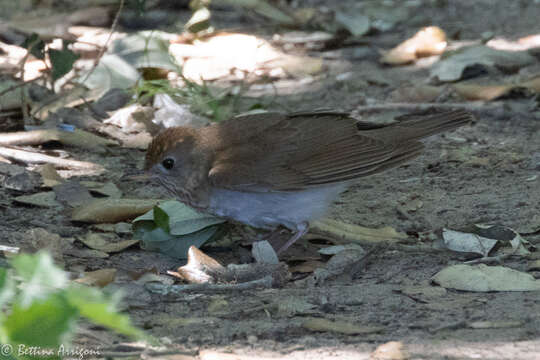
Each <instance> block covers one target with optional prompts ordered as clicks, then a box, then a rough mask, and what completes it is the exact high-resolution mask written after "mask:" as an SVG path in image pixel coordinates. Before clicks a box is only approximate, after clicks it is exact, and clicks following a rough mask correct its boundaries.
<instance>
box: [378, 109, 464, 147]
mask: <svg viewBox="0 0 540 360" xmlns="http://www.w3.org/2000/svg"><path fill="white" fill-rule="evenodd" d="M471 121H474V117H473V116H472V114H471V113H469V112H467V111H464V110H455V111H447V112H443V113H440V114H435V115H431V116H422V117H418V118H414V119H410V120H404V121H401V122H399V123H397V124H395V125H391V126H388V127H385V128H381V129H376V130H370V131H368V132H369V133H371V134H373V135H374V136H377V137H378V136H384V137H385V138H388V137H395V138H396V139H399V141H403V142H408V141H414V140H419V139H422V138H425V137H428V136H431V135H435V134H438V133H441V132H445V131H449V130H453V129H457V128H458V127H460V126H462V125H465V124H467V123H469V122H471Z"/></svg>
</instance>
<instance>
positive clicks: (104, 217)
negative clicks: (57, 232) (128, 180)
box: [71, 199, 159, 224]
mask: <svg viewBox="0 0 540 360" xmlns="http://www.w3.org/2000/svg"><path fill="white" fill-rule="evenodd" d="M158 202H159V200H147V199H97V200H94V201H92V202H91V203H90V204H88V205H84V206H81V207H78V208H76V209H75V210H73V214H72V216H71V219H72V220H73V221H82V222H88V223H95V224H97V223H116V222H120V221H124V220H130V219H133V218H135V217H137V216H139V215H142V214H144V213H145V212H147V211H150V210H151V209H152V208H153V207H154V206H156V205H157V204H158Z"/></svg>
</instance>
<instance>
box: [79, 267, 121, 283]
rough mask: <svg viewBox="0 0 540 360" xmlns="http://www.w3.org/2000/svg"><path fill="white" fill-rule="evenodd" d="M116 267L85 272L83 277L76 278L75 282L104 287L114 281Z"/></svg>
mask: <svg viewBox="0 0 540 360" xmlns="http://www.w3.org/2000/svg"><path fill="white" fill-rule="evenodd" d="M115 276H116V269H99V270H96V271H89V272H85V273H84V275H83V277H81V278H79V279H76V280H75V282H78V283H79V284H84V285H90V286H98V287H104V286H107V285H109V284H110V283H112V282H113V281H114V278H115Z"/></svg>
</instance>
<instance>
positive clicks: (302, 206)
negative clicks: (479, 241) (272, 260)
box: [145, 110, 473, 253]
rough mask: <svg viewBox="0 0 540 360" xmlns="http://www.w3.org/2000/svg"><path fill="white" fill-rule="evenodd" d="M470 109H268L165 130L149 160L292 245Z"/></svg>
mask: <svg viewBox="0 0 540 360" xmlns="http://www.w3.org/2000/svg"><path fill="white" fill-rule="evenodd" d="M472 119H473V118H472V116H471V115H470V114H469V113H468V112H465V111H460V110H457V111H449V112H444V113H440V114H436V115H428V116H413V117H411V118H410V119H408V120H404V121H401V122H398V123H394V124H390V125H376V124H371V123H365V122H358V121H356V120H354V119H353V118H351V117H350V116H348V115H347V114H345V113H339V112H329V111H328V112H313V113H307V112H305V113H296V114H289V115H287V114H281V113H260V114H251V115H243V116H238V117H235V118H232V119H230V120H228V121H225V122H222V123H219V124H214V125H212V126H208V127H204V128H200V129H195V128H190V127H175V128H169V129H166V130H164V131H163V132H162V133H160V134H159V135H157V136H156V137H155V138H154V139H153V140H152V142H151V144H150V146H149V148H148V152H147V154H146V162H145V170H147V171H148V172H150V175H151V177H152V178H155V179H157V180H158V181H159V183H161V185H163V186H164V187H165V188H166V189H167V190H169V191H170V192H171V193H172V194H173V195H174V196H175V197H176V198H178V200H180V201H182V202H184V203H185V204H187V205H189V206H191V207H193V208H196V209H197V210H200V211H202V212H206V213H211V214H214V215H216V216H220V217H225V218H230V219H234V220H236V221H238V222H241V223H244V224H248V225H251V226H254V227H257V228H264V229H276V228H277V227H278V226H280V225H282V226H284V227H286V228H288V229H290V230H291V231H292V232H293V233H294V234H293V236H292V237H291V239H290V240H289V241H288V242H287V243H286V244H285V245H284V246H283V247H281V248H280V249H279V250H278V253H280V252H282V251H284V250H286V249H287V248H288V247H289V246H290V245H292V244H293V243H294V242H295V241H296V240H298V239H299V238H300V237H301V236H302V235H303V234H305V233H306V232H307V230H308V227H309V221H310V220H315V219H317V218H320V217H322V216H323V215H324V214H325V212H326V210H327V208H328V206H329V205H330V204H331V203H332V201H333V200H334V199H335V198H336V197H337V196H338V195H339V193H341V192H342V191H343V190H345V189H346V188H347V187H348V186H350V185H351V184H352V183H354V182H355V181H357V180H358V179H359V178H361V177H364V176H368V175H372V174H375V173H378V172H381V171H383V170H386V169H389V168H392V167H395V166H398V165H400V164H402V163H404V162H406V161H408V160H410V159H412V158H414V157H416V156H418V155H419V154H420V153H421V151H422V149H423V148H424V146H423V144H422V143H421V142H419V140H420V139H422V138H425V137H427V136H430V135H433V134H437V133H440V132H443V131H448V130H452V129H455V128H457V127H459V126H462V125H464V124H466V123H468V122H470V121H471V120H472Z"/></svg>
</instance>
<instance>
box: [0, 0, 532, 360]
mask: <svg viewBox="0 0 540 360" xmlns="http://www.w3.org/2000/svg"><path fill="white" fill-rule="evenodd" d="M420 2H421V3H424V4H423V5H422V6H421V7H420V9H421V11H419V12H418V13H417V14H416V16H413V17H411V18H410V20H409V21H405V22H404V23H402V24H401V25H399V26H397V27H396V28H395V29H393V30H390V31H388V32H386V33H381V34H374V35H370V36H368V37H367V40H368V41H367V42H366V43H367V44H368V45H367V46H366V45H362V46H359V45H354V46H353V47H354V48H362V51H363V54H364V55H362V56H358V57H357V56H351V55H350V54H352V53H353V50H354V49H352V48H351V47H348V48H337V49H332V54H334V55H332V56H330V54H329V53H327V54H322V55H324V56H326V58H325V62H324V63H325V66H327V71H326V72H325V74H324V75H323V76H319V77H316V78H314V79H312V80H311V81H309V82H301V81H297V82H291V81H290V80H283V82H284V83H283V84H282V85H283V86H280V84H276V88H277V89H278V93H277V96H274V95H263V98H264V97H266V98H270V97H272V99H273V104H276V106H275V107H276V109H278V110H281V109H283V108H285V109H295V110H297V109H306V110H309V109H314V108H320V107H321V106H324V107H329V108H336V109H339V110H348V111H353V113H354V114H355V116H357V117H361V118H362V119H364V120H370V119H371V117H370V116H375V115H377V114H373V113H369V114H368V113H363V112H361V111H358V109H359V108H360V107H362V106H365V105H369V104H373V103H377V104H383V103H386V102H392V97H391V93H392V91H393V90H395V89H396V88H399V87H401V86H403V85H405V84H419V83H426V82H427V81H428V76H429V75H428V74H429V68H422V67H418V66H414V65H410V66H404V67H385V66H382V65H380V64H379V63H378V60H377V59H378V55H377V52H376V48H378V47H381V48H389V47H391V46H394V45H396V44H397V43H399V42H400V41H402V40H404V39H406V38H408V37H409V36H411V35H413V34H414V33H415V32H416V31H417V29H418V28H419V27H421V26H424V25H428V24H434V25H438V26H441V27H442V28H443V29H445V30H446V31H447V32H448V33H452V32H456V31H458V30H459V34H460V37H461V39H479V38H481V37H482V34H485V33H486V32H492V33H493V34H494V35H496V36H506V37H509V38H512V39H515V38H519V37H522V36H526V35H534V34H540V23H539V22H538V19H540V3H538V2H537V1H515V2H507V1H475V2H468V1H441V2H437V1H424V0H422V1H420ZM300 3H302V4H316V5H318V4H320V3H328V2H327V1H324V2H323V1H308V0H306V1H305V2H303V1H300ZM339 3H340V4H339V6H341V7H346V5H347V4H346V3H353V1H346V2H339ZM435 3H441V4H443V5H442V6H440V7H438V6H436V5H434V4H435ZM444 4H446V5H444ZM326 6H329V7H331V6H338V5H328V4H326ZM243 25H245V24H243ZM259 31H260V30H259ZM266 35H267V36H268V37H271V35H272V34H271V33H270V32H268V33H267V34H266ZM336 54H337V55H336ZM318 55H321V54H318ZM532 68H533V70H534V69H536V70H538V69H540V62H537V64H536V65H533V66H532ZM533 70H531V72H532V71H533ZM342 74H347V76H340V75H342ZM489 76H497V75H489ZM535 101H536V103H535ZM495 104H500V106H492V105H490V106H485V107H478V108H476V109H475V110H474V111H473V112H474V115H475V117H476V123H474V124H471V125H468V126H465V127H462V128H460V129H458V130H456V131H454V132H451V133H447V134H445V135H441V136H435V137H432V138H430V139H428V141H426V150H425V152H424V154H423V155H422V156H420V157H419V158H417V159H415V160H414V161H412V162H410V163H408V164H406V165H403V166H400V167H398V168H396V169H392V170H390V171H386V172H384V173H382V174H380V175H376V176H373V177H369V178H364V179H362V180H361V181H359V182H358V184H356V185H354V186H353V187H351V188H350V189H349V190H348V191H346V192H345V193H343V194H342V196H341V198H340V199H339V200H338V201H337V202H336V204H335V205H334V206H333V207H332V209H331V212H330V214H329V216H330V217H331V218H333V219H337V220H340V221H343V222H347V223H353V224H358V225H362V226H366V227H375V228H377V227H382V226H391V227H393V228H395V229H397V230H398V231H402V232H405V233H407V234H409V235H410V239H411V241H412V242H413V243H414V242H418V241H422V240H421V239H423V238H422V236H423V234H428V233H432V232H437V231H439V230H440V229H442V228H443V227H444V228H449V229H461V228H464V227H466V226H468V225H471V224H476V223H497V224H503V225H506V226H509V227H511V228H513V229H515V230H516V231H518V232H520V233H521V234H523V236H524V238H526V239H527V240H528V241H530V242H531V243H533V244H537V245H539V244H540V177H539V176H538V175H540V108H539V107H538V97H537V98H536V100H535V99H532V98H523V97H508V98H504V99H500V100H497V101H496V102H495ZM405 112H406V111H400V113H405ZM70 153H71V154H73V155H74V156H76V157H77V158H79V159H82V160H88V161H94V162H97V163H100V164H102V165H104V166H105V167H106V168H107V169H108V171H107V172H106V173H105V174H104V175H101V176H100V177H99V178H91V179H89V180H96V181H103V182H105V181H113V182H114V183H115V184H116V185H117V186H119V187H120V189H121V190H122V191H123V192H124V196H125V197H132V198H154V197H156V196H158V195H159V194H160V190H159V189H158V188H156V187H150V186H146V187H144V188H142V187H141V185H140V184H132V183H127V182H125V181H123V180H122V179H123V178H122V176H124V175H125V174H130V173H133V169H134V168H139V169H140V168H141V166H142V163H143V157H144V152H142V151H138V150H133V149H122V148H111V149H110V151H109V153H108V154H107V155H106V156H103V155H102V154H92V153H84V152H82V151H80V152H78V151H77V150H73V151H70ZM463 154H465V155H463ZM15 195H17V194H15V193H14V192H11V191H9V190H6V189H4V188H0V212H1V214H2V215H1V217H2V222H3V224H4V225H3V226H2V229H1V230H0V239H1V240H2V242H3V243H11V244H18V245H17V246H20V241H24V236H23V235H22V234H23V233H24V232H25V231H26V230H27V229H29V228H33V227H41V228H45V229H47V230H48V231H50V232H54V233H56V234H59V235H60V236H62V237H74V236H77V235H81V234H84V233H85V232H86V230H87V228H86V225H82V224H77V223H72V222H71V221H70V216H69V211H68V210H62V211H57V210H55V209H42V208H33V207H25V206H22V205H17V204H15V203H13V202H12V198H13V197H14V196H15ZM412 201H415V202H416V203H417V204H420V205H418V206H417V207H416V208H415V209H413V210H411V209H409V208H408V207H407V205H408V204H410V203H411V202H412ZM247 240H248V239H243V241H240V242H236V243H224V244H221V243H220V244H218V245H208V246H206V247H203V250H204V251H205V252H206V253H208V254H209V255H211V256H213V257H215V258H216V259H218V260H221V261H222V262H224V263H240V262H242V261H244V260H245V259H248V258H249V246H248V245H244V243H245V242H246V241H247ZM424 240H425V239H424ZM426 241H427V240H426ZM323 244H324V243H322V244H321V242H317V241H311V242H309V241H307V240H303V241H300V242H299V243H298V244H295V245H294V247H293V249H291V253H290V255H287V254H285V256H284V260H287V259H289V260H291V259H292V260H291V261H290V262H289V265H290V266H294V265H297V262H295V261H294V258H295V256H297V255H298V254H299V253H304V254H311V253H313V254H316V250H317V249H318V248H319V247H322V246H323ZM326 245H328V244H325V246H326ZM23 247H24V246H23ZM366 250H367V251H369V250H373V251H371V252H369V253H368V255H367V256H366V258H365V259H363V260H362V264H361V267H360V269H357V270H356V271H354V273H353V274H347V273H346V274H342V275H339V276H337V277H332V278H329V279H326V280H325V281H323V282H322V283H320V284H316V285H314V284H312V283H309V282H307V281H305V279H306V278H307V277H309V276H310V273H307V274H303V273H295V274H293V277H292V279H291V281H289V282H288V283H287V284H286V285H285V286H284V287H282V288H276V289H263V290H256V289H252V290H246V291H239V292H223V293H197V292H190V293H180V294H174V295H162V294H157V293H152V292H149V291H148V290H147V289H146V288H145V287H144V286H141V285H137V284H134V282H133V281H132V280H130V278H129V276H128V275H129V274H130V273H131V272H135V271H141V270H144V269H149V268H151V267H156V268H157V269H158V270H159V271H160V272H161V273H163V272H164V271H165V270H171V269H176V268H177V267H178V266H180V265H182V264H179V263H178V261H176V260H174V259H171V258H168V257H166V256H165V255H160V254H156V253H150V252H145V251H142V250H140V249H130V250H126V251H123V252H120V253H117V254H113V255H111V256H110V257H109V258H106V259H84V258H78V257H75V256H67V257H65V262H66V269H67V270H69V271H72V272H77V271H82V270H84V271H91V270H97V269H100V268H106V267H114V268H116V269H118V271H119V272H118V274H117V279H116V281H115V283H114V284H113V285H114V287H117V288H120V289H122V290H123V292H124V294H125V299H124V301H123V304H124V309H125V310H126V311H127V312H128V313H129V314H130V315H131V316H132V319H133V320H134V322H135V324H137V325H138V326H140V327H142V328H144V329H145V330H146V331H147V332H148V333H149V334H151V335H153V336H155V337H157V338H160V339H161V340H162V342H164V343H168V345H167V350H171V351H173V352H174V351H181V352H183V353H185V355H182V356H185V358H186V359H187V358H191V356H196V355H197V354H199V355H200V356H201V358H204V356H202V355H201V354H206V355H205V356H206V358H208V359H209V358H214V359H248V358H276V359H368V358H370V354H372V352H373V351H374V350H375V349H376V348H377V347H378V346H379V345H381V344H384V343H387V342H390V341H398V342H401V343H402V345H403V349H404V350H403V351H404V352H405V353H406V355H404V356H406V357H399V356H398V355H395V357H382V359H401V358H409V359H433V360H439V359H440V360H442V359H452V360H454V359H456V360H457V359H523V360H527V359H531V360H533V359H539V358H540V292H538V291H536V292H488V293H481V292H479V293H475V292H464V291H456V290H445V289H444V288H441V287H437V286H435V285H433V284H432V283H431V280H430V279H431V277H432V276H433V275H434V274H435V273H437V272H438V271H440V270H441V269H442V268H444V267H445V266H448V265H451V264H457V263H461V262H463V261H465V260H468V259H469V258H468V257H467V256H466V255H463V254H459V253H453V252H449V251H428V252H423V251H403V250H399V249H392V248H376V249H370V248H369V247H366ZM288 256H289V257H288ZM314 258H316V259H318V260H319V261H322V262H325V261H326V260H327V259H328V257H326V258H325V257H320V256H315V255H314ZM503 264H504V265H505V266H508V267H511V268H514V269H517V270H521V271H526V270H527V260H526V259H520V258H510V259H506V260H504V261H503ZM530 273H531V274H532V275H534V276H535V277H536V278H539V277H540V272H539V271H536V272H535V271H532V272H530ZM312 318H325V319H328V320H335V321H346V322H349V323H354V324H356V325H357V326H359V327H362V328H365V329H366V330H365V333H358V331H357V332H356V333H355V334H352V335H347V334H343V333H339V332H336V331H313V330H310V329H309V328H308V327H306V322H307V321H308V320H309V319H312ZM480 321H482V322H493V323H497V324H506V325H504V326H503V325H501V326H488V327H487V328H482V327H480V328H474V327H472V326H470V325H469V324H471V323H474V322H480ZM372 327H377V328H378V329H379V330H378V331H369V329H370V328H372ZM122 341H124V340H122V339H121V338H120V337H111V336H110V335H108V334H107V333H106V332H105V331H103V330H102V329H99V328H93V327H91V326H83V329H82V330H81V331H80V333H79V335H78V336H77V339H76V342H77V343H79V344H83V345H86V346H102V347H103V348H114V346H115V344H118V343H119V342H122ZM104 344H105V345H104ZM131 346H132V347H129V346H127V345H124V348H116V350H115V353H114V354H112V356H114V355H118V354H120V353H121V352H122V351H125V352H129V351H135V350H136V349H137V347H136V345H135V344H132V345H131ZM204 351H206V353H205V352H204ZM226 354H228V355H226ZM233 354H235V355H233ZM175 356H176V357H173V355H170V354H169V355H167V354H165V353H164V354H162V355H160V358H164V359H165V358H167V359H173V358H174V359H184V357H182V356H181V355H175ZM212 356H214V357H212ZM371 356H372V358H374V355H371ZM147 357H149V358H152V357H154V358H157V357H158V356H157V355H153V356H151V355H147Z"/></svg>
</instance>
